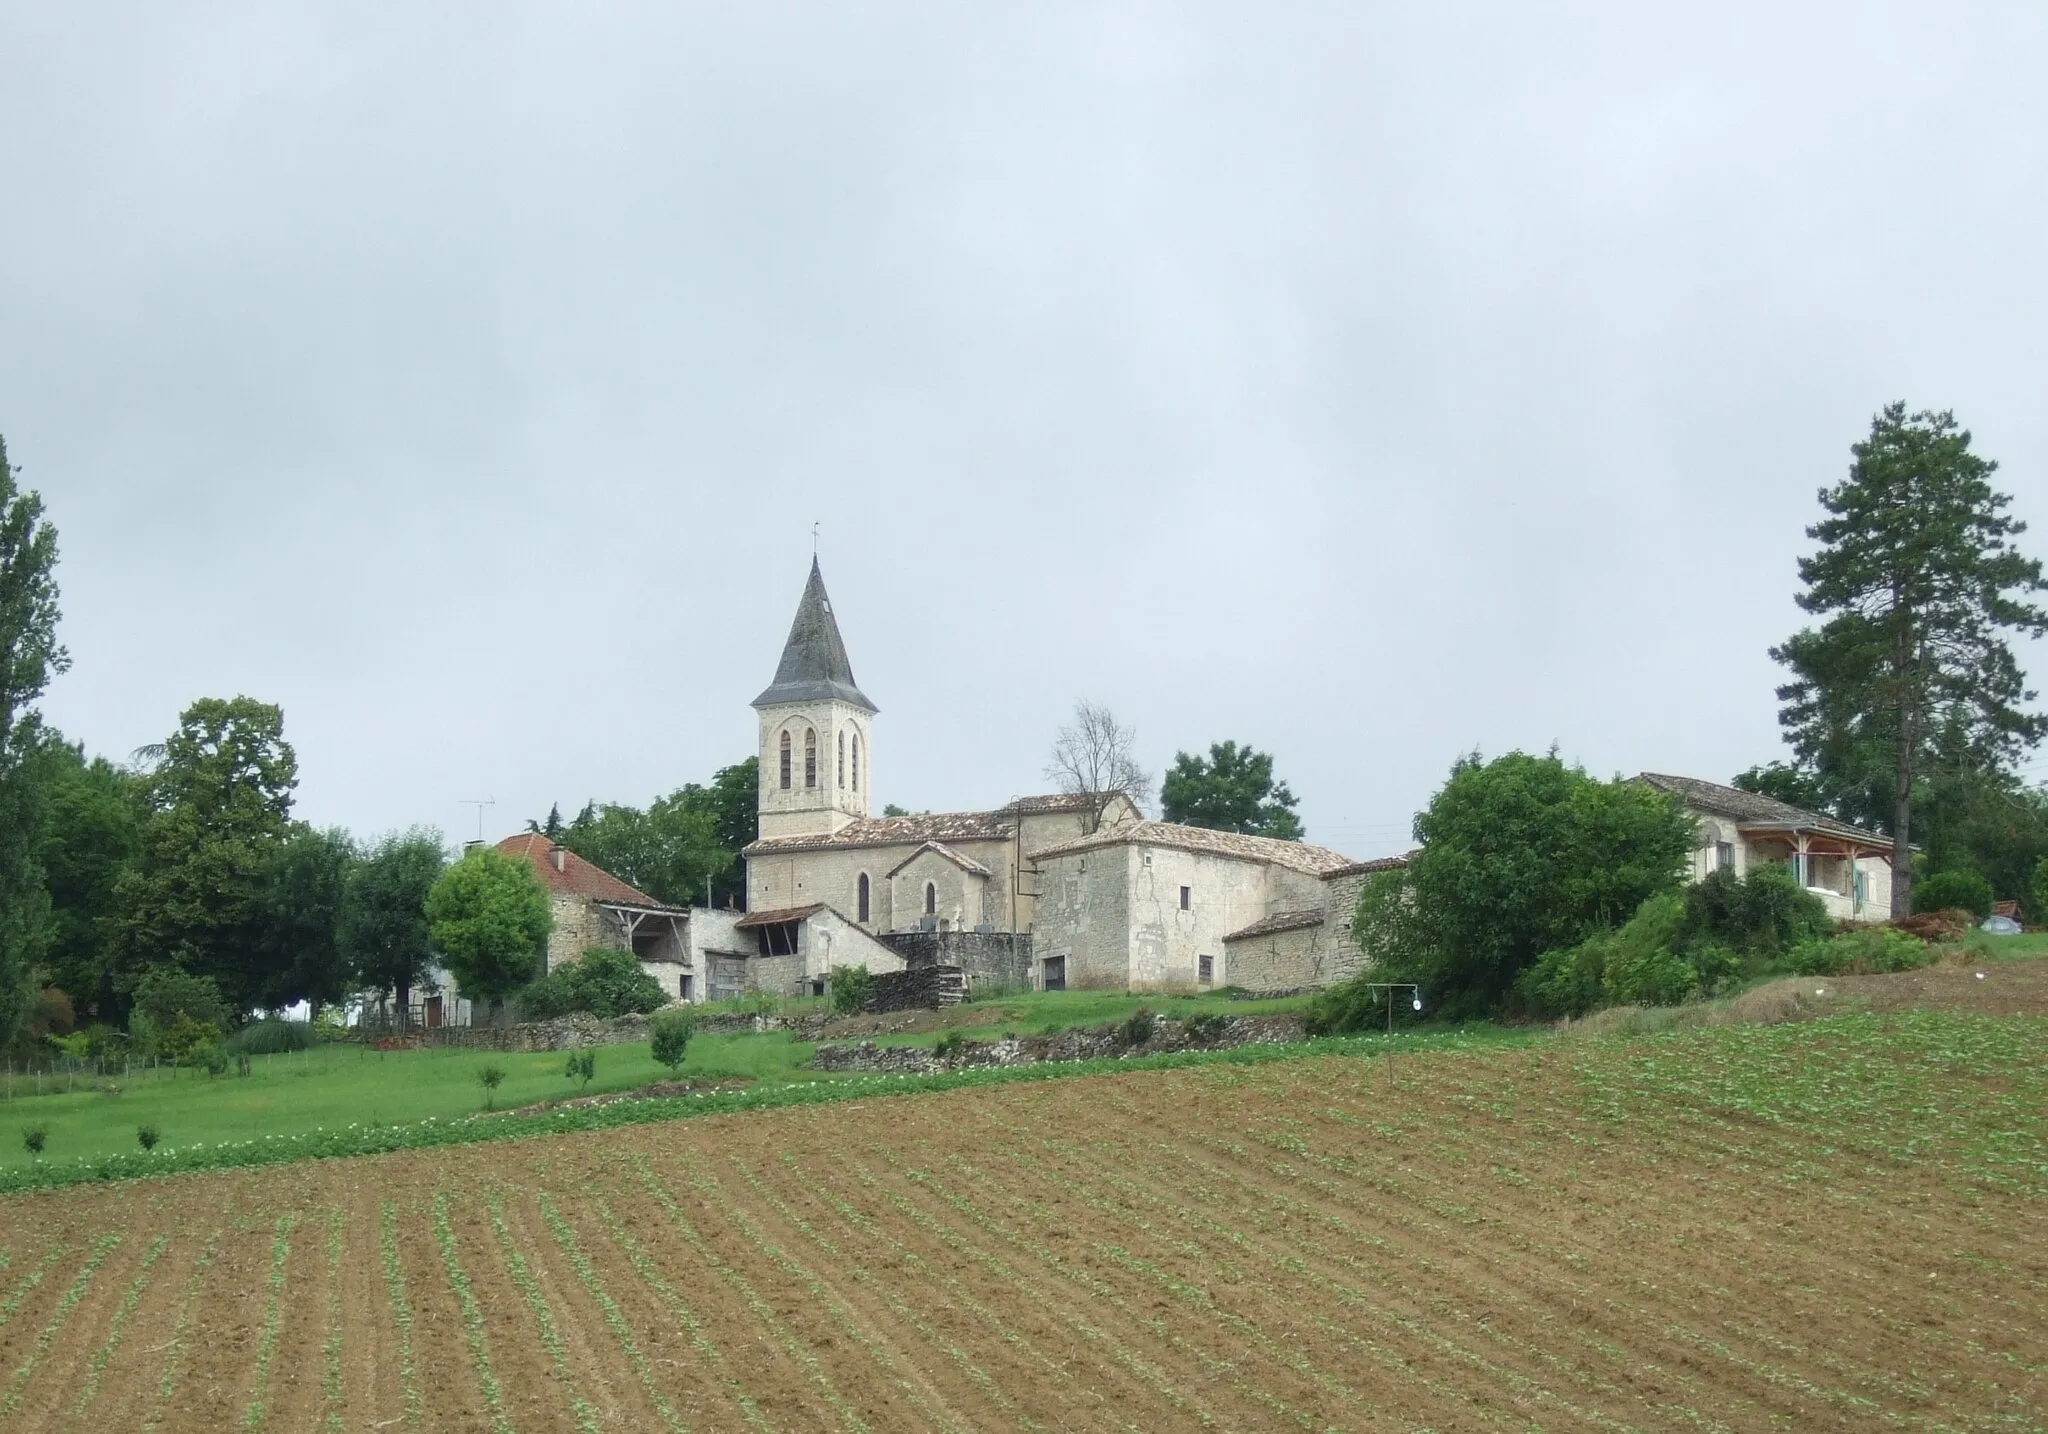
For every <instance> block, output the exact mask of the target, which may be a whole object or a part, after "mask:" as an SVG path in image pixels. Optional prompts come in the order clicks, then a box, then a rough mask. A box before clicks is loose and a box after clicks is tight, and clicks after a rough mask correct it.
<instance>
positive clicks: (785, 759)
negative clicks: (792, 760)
mask: <svg viewBox="0 0 2048 1434" xmlns="http://www.w3.org/2000/svg"><path fill="white" fill-rule="evenodd" d="M782 790H783V791H785V792H786V791H788V790H789V733H787V732H784V733H783V734H782Z"/></svg>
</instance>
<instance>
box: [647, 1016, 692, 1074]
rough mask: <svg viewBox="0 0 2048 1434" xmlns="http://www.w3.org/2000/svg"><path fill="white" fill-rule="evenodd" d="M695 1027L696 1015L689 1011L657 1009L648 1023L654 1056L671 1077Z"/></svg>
mask: <svg viewBox="0 0 2048 1434" xmlns="http://www.w3.org/2000/svg"><path fill="white" fill-rule="evenodd" d="M696 1029H697V1017H696V1014H695V1013H694V1012H691V1011H657V1012H655V1014H654V1019H653V1020H652V1021H650V1022H649V1023H648V1027H647V1033H648V1036H649V1037H650V1039H651V1042H652V1045H653V1048H654V1058H655V1059H656V1060H658V1061H660V1062H661V1063H662V1064H663V1065H665V1066H667V1067H668V1073H669V1075H670V1076H671V1077H673V1076H674V1075H675V1073H676V1069H677V1067H679V1066H681V1065H682V1063H683V1057H684V1056H685V1055H686V1054H688V1052H689V1049H690V1037H691V1036H692V1035H693V1034H694V1033H695V1032H696Z"/></svg>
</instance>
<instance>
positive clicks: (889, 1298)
mask: <svg viewBox="0 0 2048 1434" xmlns="http://www.w3.org/2000/svg"><path fill="white" fill-rule="evenodd" d="M727 1159H728V1162H729V1163H730V1164H731V1166H732V1168H733V1169H734V1170H736V1171H737V1172H738V1173H739V1176H740V1179H741V1180H742V1181H743V1182H745V1184H746V1186H747V1188H748V1189H749V1190H751V1191H753V1192H754V1194H755V1196H756V1197H757V1198H758V1199H759V1200H760V1202H761V1204H762V1205H763V1206H765V1207H766V1208H767V1209H768V1210H770V1211H772V1212H774V1214H775V1215H776V1216H777V1217H778V1218H780V1219H781V1221H782V1222H783V1223H784V1224H785V1225H788V1226H789V1227H790V1228H791V1229H793V1230H795V1231H796V1232H797V1233H798V1234H800V1235H802V1236H803V1237H804V1238H805V1239H807V1240H809V1241H810V1242H811V1243H812V1244H813V1245H815V1246H817V1248H818V1249H819V1250H820V1251H821V1252H822V1253H823V1254H824V1256H825V1257H826V1258H827V1259H828V1260H830V1261H831V1262H833V1264H834V1265H835V1266H836V1267H837V1268H839V1269H842V1270H844V1271H845V1272H846V1276H847V1278H848V1279H850V1280H852V1281H853V1282H854V1283H855V1284H856V1285H858V1286H860V1287H861V1289H863V1290H865V1291H866V1292H867V1293H868V1295H869V1296H870V1297H871V1298H873V1299H877V1300H880V1301H881V1302H882V1304H883V1305H884V1306H885V1307H886V1308H887V1309H888V1311H889V1313H890V1315H892V1316H893V1317H894V1318H896V1319H897V1320H899V1321H901V1322H902V1323H904V1324H906V1325H908V1326H909V1327H910V1328H911V1329H913V1330H915V1331H916V1332H917V1334H918V1335H919V1336H920V1338H921V1339H922V1340H923V1342H924V1344H925V1345H926V1346H927V1347H928V1348H931V1349H936V1350H938V1351H939V1352H941V1353H942V1354H944V1355H945V1356H946V1357H947V1358H948V1359H950V1360H952V1361H953V1363H954V1365H955V1366H956V1367H957V1368H958V1369H959V1371H960V1373H961V1375H962V1376H963V1377H964V1378H966V1379H967V1381H968V1382H969V1383H970V1384H972V1385H973V1386H974V1387H975V1391H976V1392H977V1393H979V1394H980V1395H981V1396H982V1397H983V1398H985V1399H987V1400H988V1401H989V1402H990V1403H992V1404H994V1405H996V1406H997V1407H998V1408H1000V1409H1001V1410H1002V1411H1003V1413H1004V1414H1006V1415H1007V1416H1009V1418H1010V1419H1011V1420H1012V1421H1014V1422H1016V1423H1018V1424H1020V1425H1022V1426H1023V1427H1024V1428H1026V1429H1042V1428H1044V1426H1043V1425H1041V1424H1040V1423H1039V1422H1038V1421H1037V1420H1035V1419H1033V1418H1032V1417H1031V1416H1030V1415H1029V1414H1027V1413H1025V1412H1024V1411H1023V1409H1022V1408H1020V1407H1019V1406H1018V1404H1017V1402H1016V1401H1015V1400H1014V1399H1012V1398H1010V1396H1009V1395H1008V1394H1007V1393H1005V1392H1004V1391H1003V1388H1002V1386H1001V1385H1000V1384H998V1383H997V1382H996V1381H995V1379H994V1378H992V1377H991V1376H990V1374H989V1372H988V1371H987V1370H986V1369H984V1368H983V1367H982V1366H981V1364H980V1362H979V1361H977V1360H976V1359H975V1357H974V1356H973V1355H971V1354H969V1353H968V1352H967V1350H965V1349H964V1348H962V1347H961V1346H960V1345H959V1344H958V1343H956V1342H955V1341H954V1340H953V1339H952V1338H951V1337H950V1336H949V1335H947V1334H946V1333H945V1332H944V1331H942V1330H940V1329H939V1328H938V1327H937V1326H935V1325H934V1324H933V1323H932V1322H931V1321H930V1320H928V1319H926V1318H925V1317H924V1316H923V1315H922V1314H920V1313H919V1312H918V1311H917V1310H916V1309H914V1308H912V1307H911V1305H910V1304H909V1303H908V1302H907V1301H905V1300H904V1299H903V1298H902V1297H901V1296H900V1295H898V1294H897V1293H896V1291H894V1290H892V1289H891V1288H890V1287H889V1284H888V1282H887V1281H885V1280H881V1279H878V1278H877V1277H876V1276H875V1274H874V1273H873V1271H871V1270H870V1269H868V1268H867V1266H866V1264H865V1263H864V1261H863V1260H862V1259H861V1258H860V1257H859V1256H858V1255H857V1254H856V1253H855V1252H853V1251H849V1250H847V1249H844V1248H843V1247H841V1246H840V1245H839V1244H838V1243H837V1242H835V1241H834V1240H833V1239H832V1238H831V1237H830V1235H829V1234H827V1233H825V1232H824V1231H821V1230H819V1229H818V1227H817V1226H816V1225H815V1224H813V1223H812V1222H811V1221H810V1220H809V1219H807V1218H806V1217H805V1216H804V1215H802V1214H801V1213H799V1212H798V1211H796V1210H795V1209H793V1208H791V1206H790V1204H789V1202H788V1201H787V1200H784V1199H783V1198H782V1196H781V1195H779V1194H777V1193H776V1191H775V1190H774V1189H773V1188H772V1187H771V1186H769V1185H768V1184H767V1183H766V1182H765V1181H763V1180H762V1179H761V1177H760V1174H759V1172H758V1171H756V1170H754V1169H753V1168H752V1167H751V1166H749V1165H747V1164H746V1163H744V1162H743V1161H742V1160H741V1159H740V1158H739V1157H737V1156H728V1157H727Z"/></svg>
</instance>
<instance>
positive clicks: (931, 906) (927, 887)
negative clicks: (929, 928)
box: [924, 881, 939, 916]
mask: <svg viewBox="0 0 2048 1434" xmlns="http://www.w3.org/2000/svg"><path fill="white" fill-rule="evenodd" d="M938 912H939V889H938V887H936V886H934V885H933V884H932V883H931V882H929V881H928V882H926V883H925V884H924V914H925V915H926V916H936V915H938Z"/></svg>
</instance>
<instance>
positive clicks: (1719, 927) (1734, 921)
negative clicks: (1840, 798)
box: [1679, 865, 1835, 960]
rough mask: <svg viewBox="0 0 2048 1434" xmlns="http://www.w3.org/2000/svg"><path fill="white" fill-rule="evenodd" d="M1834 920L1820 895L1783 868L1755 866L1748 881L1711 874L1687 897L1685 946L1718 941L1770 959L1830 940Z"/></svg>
mask: <svg viewBox="0 0 2048 1434" xmlns="http://www.w3.org/2000/svg"><path fill="white" fill-rule="evenodd" d="M1834 929H1835V923H1834V920H1833V919H1832V918H1831V917H1830V916H1829V915H1828V909H1827V906H1826V904H1825V903H1824V902H1822V901H1821V899H1820V898H1819V897H1818V896H1815V895H1814V894H1813V893H1812V892H1810V891H1808V890H1807V889H1806V888H1805V887H1803V886H1801V885H1800V884H1799V880H1798V878H1797V877H1795V876H1793V875H1792V873H1791V872H1790V871H1789V870H1788V869H1786V868H1785V867H1782V866H1768V865H1766V866H1754V867H1751V868H1750V870H1749V874H1748V875H1747V876H1746V877H1741V878H1738V877H1737V876H1736V875H1735V873H1733V872H1730V871H1716V872H1711V873H1709V874H1708V876H1707V878H1706V880H1704V881H1702V882H1700V883H1698V884H1697V885H1695V886H1693V887H1691V888H1689V889H1688V890H1687V891H1686V893H1685V921H1684V923H1683V925H1682V927H1681V934H1680V938H1679V940H1680V944H1681V945H1682V946H1691V945H1694V944H1697V943H1701V942H1709V941H1710V942H1714V943H1716V944H1719V945H1722V946H1726V947H1728V948H1729V949H1731V950H1733V951H1735V952H1736V953H1737V954H1739V955H1742V956H1749V957H1755V958H1759V959H1761V960H1769V959H1771V958H1773V957H1776V956H1779V955H1782V954H1783V953H1785V952H1787V951H1790V950H1791V949H1792V948H1793V947H1794V946H1797V945H1799V944H1800V943H1801V942H1802V941H1812V940H1815V939H1817V938H1820V937H1824V936H1827V935H1830V934H1831V933H1832V932H1833V931H1834Z"/></svg>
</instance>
